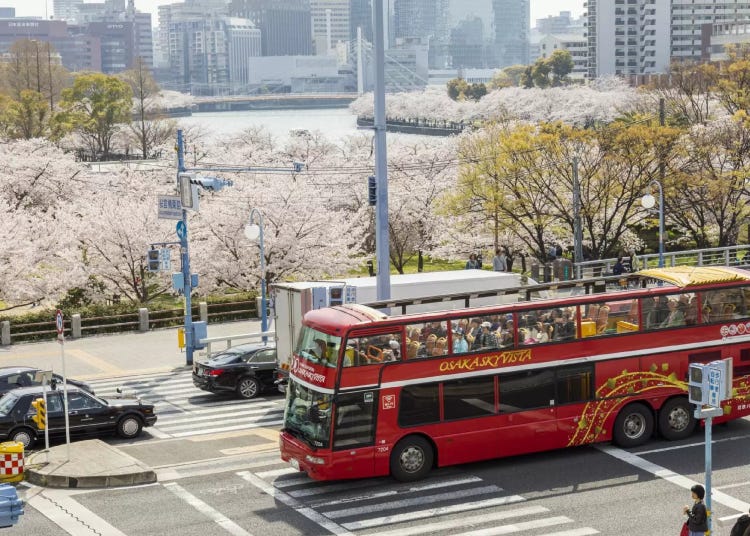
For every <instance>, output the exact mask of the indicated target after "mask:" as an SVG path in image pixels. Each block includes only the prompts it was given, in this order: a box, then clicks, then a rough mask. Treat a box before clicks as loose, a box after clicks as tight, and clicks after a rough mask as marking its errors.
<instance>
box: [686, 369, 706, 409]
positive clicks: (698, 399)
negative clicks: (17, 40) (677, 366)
mask: <svg viewBox="0 0 750 536" xmlns="http://www.w3.org/2000/svg"><path fill="white" fill-rule="evenodd" d="M706 368H707V365H704V364H703V363H691V365H690V368H689V369H688V400H689V401H690V402H692V403H693V404H697V405H698V406H701V405H703V404H704V403H705V402H704V400H703V398H704V397H703V395H704V394H705V392H706V390H707V389H708V382H707V381H705V382H704V380H707V375H706Z"/></svg>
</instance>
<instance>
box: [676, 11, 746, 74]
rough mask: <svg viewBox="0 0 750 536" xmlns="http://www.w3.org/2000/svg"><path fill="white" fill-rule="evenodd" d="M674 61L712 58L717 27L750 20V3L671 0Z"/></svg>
mask: <svg viewBox="0 0 750 536" xmlns="http://www.w3.org/2000/svg"><path fill="white" fill-rule="evenodd" d="M671 3H672V13H671V15H670V20H671V22H672V27H671V36H670V37H671V41H670V42H671V51H670V52H671V54H670V55H671V60H672V61H683V60H690V61H701V60H707V59H708V58H709V57H710V51H709V43H710V36H711V31H712V27H713V25H715V24H725V25H728V24H741V23H747V22H748V21H750V3H749V2H742V1H738V0H702V1H701V0H672V1H671Z"/></svg>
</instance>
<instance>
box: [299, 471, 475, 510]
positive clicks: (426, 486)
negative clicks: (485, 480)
mask: <svg viewBox="0 0 750 536" xmlns="http://www.w3.org/2000/svg"><path fill="white" fill-rule="evenodd" d="M476 482H482V479H481V478H479V477H476V476H472V477H469V478H455V479H453V480H445V481H443V482H432V483H429V484H423V485H421V486H413V487H411V488H407V489H391V490H387V491H378V492H375V493H366V494H364V495H349V496H348V497H344V498H343V499H335V500H325V499H323V500H322V501H311V502H310V503H309V504H310V506H314V507H316V508H318V507H321V506H334V505H336V504H347V503H352V502H357V501H367V500H370V499H381V498H383V497H392V496H394V495H401V494H406V493H415V492H418V491H427V490H430V489H439V488H447V487H449V486H460V485H462V484H474V483H476ZM459 493H462V492H459Z"/></svg>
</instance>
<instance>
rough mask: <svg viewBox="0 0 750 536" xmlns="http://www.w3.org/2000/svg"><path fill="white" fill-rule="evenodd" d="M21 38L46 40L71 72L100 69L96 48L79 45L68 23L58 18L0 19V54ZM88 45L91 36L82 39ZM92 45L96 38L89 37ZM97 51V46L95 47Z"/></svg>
mask: <svg viewBox="0 0 750 536" xmlns="http://www.w3.org/2000/svg"><path fill="white" fill-rule="evenodd" d="M23 39H28V40H30V41H40V42H48V43H51V44H52V49H53V50H54V51H56V52H57V53H58V54H59V55H60V59H61V62H62V65H63V67H65V68H66V69H69V70H71V71H77V70H91V71H99V70H101V62H98V61H97V54H98V53H97V51H94V52H92V51H90V50H88V49H86V48H82V47H81V44H82V42H83V40H80V39H77V38H74V37H71V36H70V35H69V33H68V25H67V24H66V23H65V21H61V20H40V19H8V20H0V55H4V54H7V53H8V51H9V50H10V48H11V46H12V45H13V43H15V42H16V41H20V40H23ZM86 41H87V42H88V43H89V44H92V43H91V42H92V38H88V39H86ZM93 41H94V42H93V44H94V45H96V44H98V41H97V40H95V39H93ZM97 50H98V47H97Z"/></svg>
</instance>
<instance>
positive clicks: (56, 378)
mask: <svg viewBox="0 0 750 536" xmlns="http://www.w3.org/2000/svg"><path fill="white" fill-rule="evenodd" d="M41 372H42V370H41V369H38V368H34V367H3V368H0V396H2V395H4V394H5V393H7V392H8V391H12V390H13V389H18V388H19V387H39V386H41V385H42V377H41V374H40V373H41ZM66 380H67V382H68V385H74V386H75V387H80V388H81V389H83V390H84V391H88V392H89V393H91V394H92V395H93V394H94V390H93V389H92V388H91V386H89V384H87V383H86V382H82V381H80V380H73V379H70V378H66ZM51 383H52V385H62V383H63V378H62V376H60V375H59V374H52V380H51Z"/></svg>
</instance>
